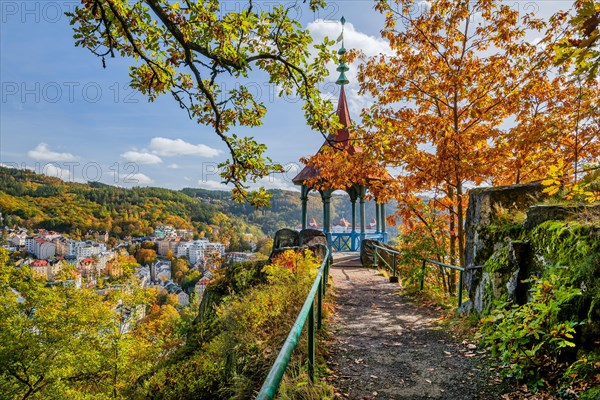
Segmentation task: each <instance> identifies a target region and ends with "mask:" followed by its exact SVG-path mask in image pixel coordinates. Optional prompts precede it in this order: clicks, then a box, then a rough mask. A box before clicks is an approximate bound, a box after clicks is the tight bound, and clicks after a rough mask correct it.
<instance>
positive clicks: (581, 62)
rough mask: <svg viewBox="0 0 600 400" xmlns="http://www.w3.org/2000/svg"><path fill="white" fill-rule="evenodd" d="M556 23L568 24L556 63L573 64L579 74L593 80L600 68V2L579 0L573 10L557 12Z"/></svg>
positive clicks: (558, 50)
mask: <svg viewBox="0 0 600 400" xmlns="http://www.w3.org/2000/svg"><path fill="white" fill-rule="evenodd" d="M553 22H554V23H555V24H556V25H561V24H565V23H566V24H567V26H566V27H565V29H563V30H562V35H561V36H562V37H561V38H560V41H559V42H558V43H557V45H556V46H555V50H556V54H555V61H556V63H558V64H567V65H570V66H572V67H573V68H574V73H575V74H577V75H581V76H583V77H585V78H587V80H593V79H594V78H595V77H596V76H598V68H599V67H600V49H599V48H598V44H599V40H600V30H599V29H598V28H599V26H600V2H598V1H596V0H577V1H575V3H574V7H573V10H571V12H568V11H565V12H560V13H557V14H556V15H555V16H554V21H553Z"/></svg>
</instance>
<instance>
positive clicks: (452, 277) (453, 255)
mask: <svg viewBox="0 0 600 400" xmlns="http://www.w3.org/2000/svg"><path fill="white" fill-rule="evenodd" d="M448 198H449V199H450V204H451V205H450V209H449V210H448V217H449V218H450V223H449V226H448V228H449V230H450V265H456V233H455V230H456V216H455V213H454V199H455V196H454V189H453V188H452V186H450V185H448ZM455 286H456V275H455V274H454V271H448V293H450V294H452V293H453V292H454V287H455Z"/></svg>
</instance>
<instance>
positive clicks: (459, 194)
mask: <svg viewBox="0 0 600 400" xmlns="http://www.w3.org/2000/svg"><path fill="white" fill-rule="evenodd" d="M462 200H463V187H462V182H461V181H458V184H457V185H456V201H457V203H456V219H457V221H456V222H457V227H458V259H459V261H460V264H459V266H460V267H461V268H464V267H465V233H464V211H463V202H462Z"/></svg>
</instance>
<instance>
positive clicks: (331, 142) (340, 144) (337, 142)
mask: <svg viewBox="0 0 600 400" xmlns="http://www.w3.org/2000/svg"><path fill="white" fill-rule="evenodd" d="M336 114H337V116H338V118H339V120H340V123H341V124H342V128H340V129H338V131H337V132H336V134H330V135H329V136H328V137H327V140H325V143H323V145H322V146H321V148H320V149H319V153H320V152H322V151H324V149H325V148H327V147H330V146H334V147H337V148H342V149H344V150H345V151H346V152H348V154H350V155H352V154H355V153H360V152H362V149H361V148H360V147H359V146H356V145H353V144H351V143H350V140H351V139H352V137H351V134H350V130H349V129H348V128H349V127H350V126H351V125H352V120H351V119H350V111H349V110H348V101H347V100H346V92H345V91H344V86H343V85H342V86H341V90H340V99H339V101H338V107H337V110H336ZM317 176H319V171H317V170H316V169H314V168H313V167H311V166H306V167H304V168H303V169H302V171H300V173H299V174H298V175H296V176H295V177H294V179H292V182H294V183H295V184H296V185H300V184H302V183H303V182H304V181H306V180H308V179H310V178H314V177H317Z"/></svg>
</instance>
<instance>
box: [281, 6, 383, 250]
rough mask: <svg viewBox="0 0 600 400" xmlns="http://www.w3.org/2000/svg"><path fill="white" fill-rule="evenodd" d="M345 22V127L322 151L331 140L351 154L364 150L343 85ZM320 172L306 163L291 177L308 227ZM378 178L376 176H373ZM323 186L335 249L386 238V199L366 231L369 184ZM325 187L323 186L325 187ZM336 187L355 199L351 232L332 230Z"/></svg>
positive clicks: (341, 105)
mask: <svg viewBox="0 0 600 400" xmlns="http://www.w3.org/2000/svg"><path fill="white" fill-rule="evenodd" d="M341 22H342V47H341V48H340V49H339V50H338V54H339V55H340V63H339V66H338V67H337V69H336V70H337V71H338V72H339V73H340V75H339V77H338V79H337V81H336V84H338V85H340V96H339V100H338V106H337V111H336V113H337V116H338V118H339V121H340V123H341V124H342V128H340V129H339V130H338V131H337V133H336V134H335V135H334V134H330V135H329V136H328V137H327V140H326V141H325V143H323V145H322V146H321V148H320V149H319V153H321V152H323V151H324V150H325V149H326V148H327V147H328V146H331V144H332V143H335V146H336V147H337V148H340V149H341V150H340V151H344V152H346V153H347V154H348V155H352V154H355V153H360V152H362V148H360V146H357V145H356V144H354V143H353V140H352V139H353V137H352V132H351V127H352V121H351V119H350V112H349V111H348V103H347V101H346V93H345V90H344V86H345V85H346V84H348V83H349V81H348V79H347V78H346V74H345V73H346V72H347V71H348V67H347V66H346V63H345V62H344V60H343V57H342V56H343V55H344V54H345V53H346V49H345V48H344V42H343V33H344V31H343V27H344V23H345V22H346V21H345V19H344V17H342V19H341ZM320 175H321V173H320V171H319V170H317V169H315V168H313V167H312V166H308V165H307V166H305V167H304V168H303V169H302V171H300V173H298V175H296V176H295V177H294V178H293V179H292V181H293V182H294V184H295V185H300V186H301V191H300V196H301V197H300V199H301V200H302V229H306V228H307V223H308V215H307V205H308V194H309V193H310V191H311V190H316V189H314V188H313V187H311V184H310V182H309V181H310V180H312V181H313V182H314V181H315V179H314V178H317V180H318V178H319V176H320ZM374 179H375V178H374ZM321 186H322V188H321V189H319V190H318V191H319V193H320V194H321V200H322V202H323V233H324V234H325V235H326V236H327V243H328V244H329V246H330V248H331V249H332V250H333V251H358V250H360V245H361V242H362V240H363V239H375V240H379V241H382V242H386V239H387V234H386V231H385V229H386V226H385V203H383V202H379V201H378V200H377V199H375V220H376V231H375V233H367V232H366V229H365V225H366V223H365V201H366V196H367V191H368V190H369V185H368V184H367V186H363V185H360V184H356V183H352V184H350V185H349V186H347V187H333V186H334V185H329V186H328V185H327V182H322V181H321ZM323 187H324V188H323ZM336 190H343V191H345V192H346V193H348V195H349V196H350V202H351V203H352V219H351V227H352V230H351V232H348V233H335V232H331V210H330V208H331V195H332V193H333V192H334V191H336ZM357 200H358V202H359V214H360V223H359V225H360V231H359V232H357V230H356V201H357Z"/></svg>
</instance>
